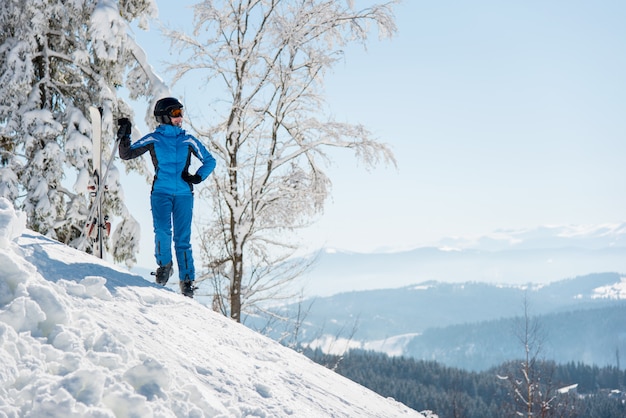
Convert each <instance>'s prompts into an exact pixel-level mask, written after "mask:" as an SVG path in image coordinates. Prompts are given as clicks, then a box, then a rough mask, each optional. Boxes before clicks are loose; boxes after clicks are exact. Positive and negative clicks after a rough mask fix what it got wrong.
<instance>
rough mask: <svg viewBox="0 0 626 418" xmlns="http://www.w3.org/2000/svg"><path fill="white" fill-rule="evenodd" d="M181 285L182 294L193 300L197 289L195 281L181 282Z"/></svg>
mask: <svg viewBox="0 0 626 418" xmlns="http://www.w3.org/2000/svg"><path fill="white" fill-rule="evenodd" d="M179 284H180V293H182V294H183V295H184V296H187V297H188V298H193V292H194V291H195V290H196V289H197V287H196V286H194V281H193V280H189V279H186V280H181V281H180V282H179Z"/></svg>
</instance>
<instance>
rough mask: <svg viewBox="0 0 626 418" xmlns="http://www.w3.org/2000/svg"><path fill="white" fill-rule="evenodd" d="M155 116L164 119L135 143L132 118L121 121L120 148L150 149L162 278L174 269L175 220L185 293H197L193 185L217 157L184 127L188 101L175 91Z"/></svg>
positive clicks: (128, 153)
mask: <svg viewBox="0 0 626 418" xmlns="http://www.w3.org/2000/svg"><path fill="white" fill-rule="evenodd" d="M154 116H155V118H156V120H157V122H159V123H160V125H159V126H158V127H157V128H156V129H155V131H154V132H152V133H150V134H148V135H146V136H144V137H143V138H141V139H139V140H138V141H136V142H134V143H133V144H132V145H131V143H130V133H131V128H132V126H131V123H130V121H129V120H128V119H126V118H123V119H120V120H119V121H118V123H119V130H118V138H119V139H120V143H119V153H120V157H121V158H122V159H123V160H129V159H132V158H136V157H139V156H140V155H142V154H144V153H146V152H149V153H150V156H151V157H152V163H153V165H154V180H153V183H152V192H151V195H150V205H151V209H152V220H153V226H154V245H155V249H154V256H155V258H156V262H157V264H158V266H159V267H158V269H157V272H156V282H157V283H159V284H161V285H163V286H165V284H166V283H167V280H168V279H169V277H170V276H171V275H172V244H171V243H172V226H173V231H174V249H175V252H176V262H177V264H178V273H179V278H180V289H181V293H183V294H184V295H185V296H189V297H193V292H194V289H195V286H194V280H195V269H194V264H193V263H194V260H193V254H192V250H191V243H190V241H191V220H192V214H193V186H194V184H198V183H200V182H201V181H203V180H205V179H206V178H207V177H208V176H209V174H211V172H213V170H214V169H215V159H214V158H213V156H212V155H211V153H210V152H209V151H207V149H206V148H205V146H204V145H202V143H201V142H200V141H199V140H198V139H197V138H195V137H194V136H192V135H190V134H188V133H186V132H185V131H184V130H183V129H182V128H181V126H182V121H183V105H182V103H180V102H179V101H178V100H177V99H175V98H173V97H166V98H164V99H161V100H159V101H158V102H157V103H156V105H155V107H154ZM192 156H194V157H196V158H198V159H199V160H200V162H201V164H202V165H201V166H200V168H198V170H197V171H196V173H195V174H190V173H189V164H190V162H191V157H192Z"/></svg>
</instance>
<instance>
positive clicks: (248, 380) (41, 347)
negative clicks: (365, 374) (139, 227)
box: [0, 199, 422, 418]
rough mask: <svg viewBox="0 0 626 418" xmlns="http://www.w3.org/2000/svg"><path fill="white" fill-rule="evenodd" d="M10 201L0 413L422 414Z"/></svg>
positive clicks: (1, 263)
mask: <svg viewBox="0 0 626 418" xmlns="http://www.w3.org/2000/svg"><path fill="white" fill-rule="evenodd" d="M24 224H25V223H24V219H23V216H21V215H20V214H19V213H17V214H16V213H15V211H14V209H13V207H12V205H11V204H10V203H9V202H8V201H7V200H5V199H0V346H1V347H2V350H1V351H0V417H40V416H49V417H114V416H115V417H142V418H145V417H244V416H254V417H283V416H290V417H422V415H421V414H419V413H417V412H416V411H413V410H411V409H409V408H408V407H406V406H404V405H402V404H400V403H398V402H396V401H394V400H392V399H385V398H383V397H381V396H379V395H377V394H375V393H374V392H371V391H369V390H368V389H365V388H364V387H362V386H360V385H358V384H356V383H354V382H351V381H349V380H347V379H345V378H343V377H341V376H339V375H337V374H336V373H334V372H332V371H330V370H327V369H325V368H323V367H321V366H319V365H317V364H315V363H313V362H312V361H310V360H308V359H307V358H306V357H304V356H302V355H300V354H298V353H296V352H294V351H292V350H290V349H288V348H285V347H282V346H281V345H279V344H277V343H276V342H274V341H272V340H270V339H268V338H265V337H263V336H261V335H259V334H257V333H255V332H253V331H251V330H249V329H247V328H245V327H244V326H242V325H239V324H236V323H234V322H233V321H231V320H229V319H227V318H225V317H223V316H221V315H219V314H216V313H214V312H212V311H210V310H209V309H208V308H206V307H205V306H203V305H200V304H199V303H197V302H196V301H194V300H191V299H188V298H185V297H183V296H181V295H179V294H176V293H174V292H171V291H169V290H167V289H163V288H159V287H157V286H155V285H153V284H152V283H149V282H147V281H145V280H144V279H143V278H141V277H138V276H134V275H131V274H129V273H128V272H126V271H124V270H123V269H121V268H118V267H116V266H114V265H111V264H108V263H106V262H103V261H101V260H99V259H97V258H95V257H92V256H89V255H87V254H85V253H82V252H79V251H76V250H73V249H71V248H69V247H66V246H64V245H62V244H60V243H58V242H56V241H53V240H50V239H48V238H45V237H43V236H41V235H39V234H37V233H34V232H32V231H29V230H26V229H25V228H24Z"/></svg>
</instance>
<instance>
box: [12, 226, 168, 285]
mask: <svg viewBox="0 0 626 418" xmlns="http://www.w3.org/2000/svg"><path fill="white" fill-rule="evenodd" d="M22 237H24V238H27V239H31V240H32V242H28V243H20V246H21V247H22V248H25V249H30V250H32V253H31V254H25V257H24V258H25V259H26V260H27V261H28V262H30V263H31V264H33V265H34V266H35V267H37V270H39V271H41V272H45V275H44V277H45V278H46V279H48V280H50V281H53V282H55V283H56V282H57V281H59V280H61V279H64V280H71V281H74V282H77V283H78V282H80V281H82V280H83V279H84V278H85V277H88V276H100V277H104V278H105V279H106V288H107V289H108V290H109V291H110V292H111V291H114V290H115V289H116V288H117V287H126V286H138V287H157V288H159V289H163V287H162V286H160V285H157V284H156V283H152V282H149V281H147V280H146V279H144V278H143V277H141V276H138V275H135V274H132V273H130V272H123V271H120V270H118V269H116V268H113V267H110V266H107V265H106V264H104V263H103V262H102V261H101V260H100V259H99V258H97V257H95V256H92V255H90V254H87V253H83V252H81V251H79V250H76V249H73V248H70V247H67V246H65V245H63V244H61V243H60V242H58V241H55V240H53V239H51V238H48V237H45V236H43V235H39V234H37V235H33V234H28V233H24V234H23V235H22ZM48 246H50V247H51V248H52V247H54V246H60V247H58V248H57V249H58V250H60V251H63V252H74V251H75V252H76V254H73V255H72V256H71V257H68V258H72V259H91V260H92V261H91V262H85V263H80V262H78V263H75V262H72V263H67V262H64V261H63V260H56V259H53V258H51V257H50V255H49V254H48V252H47V251H46V247H48ZM165 289H167V288H165ZM167 290H170V289H167Z"/></svg>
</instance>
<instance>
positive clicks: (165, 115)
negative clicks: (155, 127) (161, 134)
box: [154, 97, 183, 125]
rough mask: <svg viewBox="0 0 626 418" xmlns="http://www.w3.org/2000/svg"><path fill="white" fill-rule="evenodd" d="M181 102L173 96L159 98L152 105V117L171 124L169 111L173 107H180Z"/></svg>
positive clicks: (181, 106) (181, 105)
mask: <svg viewBox="0 0 626 418" xmlns="http://www.w3.org/2000/svg"><path fill="white" fill-rule="evenodd" d="M182 108H183V104H182V103H181V102H179V101H178V99H175V98H173V97H166V98H164V99H160V100H159V101H158V102H156V105H154V117H155V118H156V121H157V122H159V123H165V124H168V125H171V124H172V119H171V118H170V112H171V111H172V110H174V109H182Z"/></svg>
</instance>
